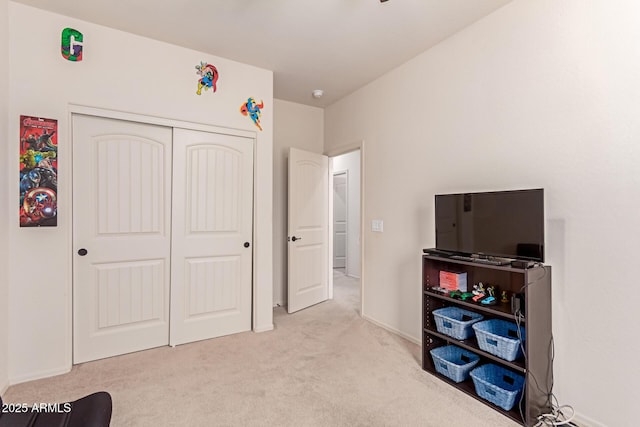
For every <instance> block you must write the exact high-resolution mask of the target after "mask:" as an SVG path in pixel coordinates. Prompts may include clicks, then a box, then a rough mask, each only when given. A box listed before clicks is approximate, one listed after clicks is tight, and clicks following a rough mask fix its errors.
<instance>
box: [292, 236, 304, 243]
mask: <svg viewBox="0 0 640 427" xmlns="http://www.w3.org/2000/svg"><path fill="white" fill-rule="evenodd" d="M291 240H293V241H294V242H295V241H296V240H302V237H296V236H293V237H292V238H291Z"/></svg>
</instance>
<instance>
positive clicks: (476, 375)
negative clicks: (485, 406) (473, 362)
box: [469, 363, 524, 411]
mask: <svg viewBox="0 0 640 427" xmlns="http://www.w3.org/2000/svg"><path fill="white" fill-rule="evenodd" d="M469 375H470V376H471V379H472V380H473V385H474V386H475V389H476V393H477V394H478V396H480V397H481V398H483V399H485V400H488V401H489V402H491V403H493V404H494V405H497V406H499V407H501V408H502V409H504V410H505V411H510V410H511V408H513V407H514V405H515V404H516V402H517V401H519V400H520V396H521V394H522V391H523V389H524V377H523V376H522V375H518V374H515V373H513V372H511V371H510V370H508V369H506V368H503V367H502V366H498V365H494V364H492V363H488V364H486V365H482V366H479V367H477V368H475V369H474V370H472V371H471V372H470V373H469Z"/></svg>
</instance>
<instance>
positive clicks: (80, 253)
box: [78, 248, 88, 256]
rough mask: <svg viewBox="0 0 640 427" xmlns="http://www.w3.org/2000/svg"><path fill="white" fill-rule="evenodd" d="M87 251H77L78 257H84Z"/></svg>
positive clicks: (83, 249)
mask: <svg viewBox="0 0 640 427" xmlns="http://www.w3.org/2000/svg"><path fill="white" fill-rule="evenodd" d="M87 253H88V252H87V250H86V249H85V248H82V249H79V250H78V255H80V256H85V255H86V254H87Z"/></svg>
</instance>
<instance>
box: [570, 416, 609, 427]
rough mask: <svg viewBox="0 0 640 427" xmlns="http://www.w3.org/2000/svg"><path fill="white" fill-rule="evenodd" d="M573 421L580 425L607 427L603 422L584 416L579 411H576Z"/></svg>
mask: <svg viewBox="0 0 640 427" xmlns="http://www.w3.org/2000/svg"><path fill="white" fill-rule="evenodd" d="M573 422H574V424H577V425H579V426H580V427H607V426H606V425H604V424H603V423H600V422H598V421H595V420H592V419H591V418H589V417H586V416H584V415H582V414H580V413H576V416H575V417H574V418H573Z"/></svg>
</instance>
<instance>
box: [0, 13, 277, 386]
mask: <svg viewBox="0 0 640 427" xmlns="http://www.w3.org/2000/svg"><path fill="white" fill-rule="evenodd" d="M65 27H72V28H75V29H77V30H79V31H80V32H82V33H83V34H84V60H83V61H82V62H77V63H73V62H69V61H66V60H64V59H63V58H62V56H61V55H60V33H61V31H62V29H63V28H65ZM9 32H10V34H11V43H10V52H9V54H10V60H11V63H10V64H11V65H10V75H9V82H10V89H9V101H10V103H9V123H8V136H9V138H8V141H10V142H12V143H10V144H9V151H8V158H9V159H17V158H18V144H17V143H16V138H17V135H18V134H19V130H18V117H19V115H20V114H25V115H34V116H41V117H47V118H54V119H57V120H58V136H59V137H58V144H59V163H58V167H59V178H58V182H59V188H58V190H59V198H58V202H59V208H58V227H56V228H40V229H26V228H23V229H20V228H18V227H15V226H12V227H11V229H10V234H9V241H10V244H11V248H12V250H11V254H10V257H9V262H10V265H11V267H12V269H11V271H10V310H9V316H10V319H11V322H10V331H9V348H10V349H11V352H10V355H9V366H10V370H9V375H10V381H11V382H12V383H16V382H20V381H25V380H28V379H32V378H35V377H41V376H46V375H53V374H57V373H61V372H64V371H66V370H68V369H69V368H70V366H71V339H72V334H71V308H72V305H71V304H72V300H71V280H72V265H71V261H72V247H71V242H72V240H71V231H72V218H71V200H70V198H71V194H72V192H71V158H72V156H71V150H70V146H71V144H70V142H71V135H70V130H69V124H70V123H69V104H70V103H73V104H80V105H88V106H92V107H99V108H105V109H113V110H119V111H125V112H131V113H138V114H144V115H149V116H157V117H163V118H169V119H175V120H184V121H190V122H197V123H204V124H209V125H217V126H225V127H230V128H236V129H244V130H248V131H255V132H256V136H257V141H256V145H257V148H256V150H257V151H256V160H255V162H256V205H255V212H256V215H255V221H256V234H255V235H254V256H255V259H254V277H256V278H257V281H256V283H255V284H254V287H255V289H254V305H253V310H254V321H253V327H254V329H256V330H268V329H271V328H272V327H273V323H272V315H273V311H272V305H271V303H272V295H273V290H272V279H273V277H272V216H273V210H272V205H273V199H272V196H273V195H272V191H273V186H272V167H273V163H272V158H273V73H272V72H271V71H268V70H263V69H259V68H255V67H251V66H248V65H244V64H240V63H237V62H233V61H229V60H226V59H223V58H219V57H215V56H211V55H208V54H204V53H201V52H196V51H193V50H189V49H184V48H181V47H177V46H173V45H169V44H166V43H162V42H158V41H154V40H150V39H146V38H142V37H138V36H135V35H132V34H128V33H124V32H121V31H116V30H113V29H109V28H105V27H101V26H98V25H94V24H91V23H88V22H83V21H79V20H76V19H72V18H68V17H64V16H61V15H56V14H52V13H49V12H45V11H42V10H38V9H34V8H31V7H27V6H23V5H21V4H17V3H13V2H10V3H9ZM200 61H206V62H210V63H213V64H214V65H216V67H217V68H218V70H219V72H220V79H219V80H218V91H217V92H216V93H215V94H214V93H212V92H211V91H209V92H205V91H203V94H202V95H201V96H198V95H196V93H195V92H196V89H197V75H196V74H195V68H194V67H195V66H196V65H197V64H199V63H200ZM249 96H253V97H255V98H256V99H257V100H264V103H265V107H264V110H263V115H262V119H261V123H262V127H263V129H264V131H263V132H260V131H259V130H258V129H257V128H256V127H255V126H254V125H253V123H252V122H251V121H250V119H248V118H247V117H245V116H243V115H241V114H240V112H239V109H240V105H241V104H242V103H243V102H244V101H246V99H247V97H249ZM3 99H4V98H3ZM5 135H6V133H5ZM8 169H9V177H17V176H18V162H17V161H11V162H9V167H8ZM11 182H15V186H12V187H10V191H9V194H8V195H6V197H4V200H5V201H7V202H8V204H9V206H17V205H16V201H17V200H18V185H17V179H14V180H13V181H11ZM17 216H18V210H17V209H12V210H11V211H10V215H9V224H17V223H18V217H17ZM0 222H4V221H0Z"/></svg>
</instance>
